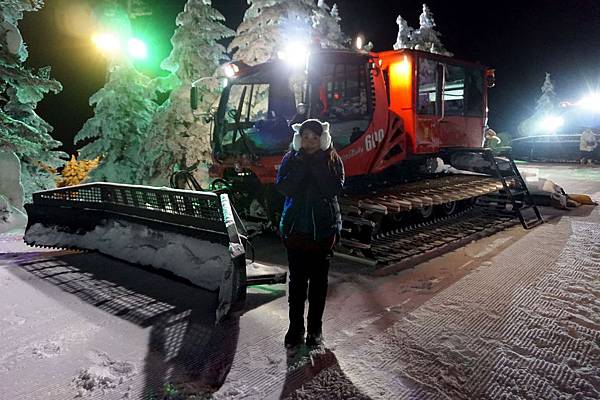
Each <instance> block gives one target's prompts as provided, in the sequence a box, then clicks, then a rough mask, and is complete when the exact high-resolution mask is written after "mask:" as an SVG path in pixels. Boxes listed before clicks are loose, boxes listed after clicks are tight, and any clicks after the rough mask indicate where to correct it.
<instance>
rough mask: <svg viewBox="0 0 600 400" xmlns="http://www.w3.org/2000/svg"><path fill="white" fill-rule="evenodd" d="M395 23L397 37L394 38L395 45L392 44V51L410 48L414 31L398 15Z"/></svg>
mask: <svg viewBox="0 0 600 400" xmlns="http://www.w3.org/2000/svg"><path fill="white" fill-rule="evenodd" d="M396 23H397V24H398V37H397V38H396V43H394V50H399V49H410V48H412V44H413V43H412V35H413V32H414V29H413V28H412V27H410V26H409V25H408V23H407V22H406V20H405V19H404V18H402V16H401V15H398V18H396Z"/></svg>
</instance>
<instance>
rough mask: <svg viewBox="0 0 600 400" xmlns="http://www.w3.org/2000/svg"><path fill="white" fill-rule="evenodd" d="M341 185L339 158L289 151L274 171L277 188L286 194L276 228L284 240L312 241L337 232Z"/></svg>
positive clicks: (340, 222) (325, 153)
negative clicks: (301, 238)
mask: <svg viewBox="0 0 600 400" xmlns="http://www.w3.org/2000/svg"><path fill="white" fill-rule="evenodd" d="M343 185H344V165H343V163H342V160H341V159H340V158H339V156H337V155H336V156H335V159H334V160H333V161H331V160H330V156H329V153H327V152H324V151H321V150H319V151H318V152H317V153H315V154H312V155H309V154H306V153H305V152H304V151H302V150H301V151H290V152H288V153H287V154H286V155H285V156H283V160H282V161H281V166H280V167H279V170H278V171H277V181H276V186H277V189H278V190H279V191H280V192H281V193H283V194H284V195H285V204H284V206H283V213H282V215H281V222H280V225H279V228H280V231H281V234H282V236H283V237H284V238H287V237H289V236H290V235H291V234H293V233H301V234H305V235H306V234H308V235H311V236H312V237H313V239H314V240H320V239H324V238H330V237H332V236H334V235H335V234H337V233H339V232H340V229H341V227H342V219H341V215H340V206H339V204H338V201H337V195H339V194H340V193H341V192H342V187H343Z"/></svg>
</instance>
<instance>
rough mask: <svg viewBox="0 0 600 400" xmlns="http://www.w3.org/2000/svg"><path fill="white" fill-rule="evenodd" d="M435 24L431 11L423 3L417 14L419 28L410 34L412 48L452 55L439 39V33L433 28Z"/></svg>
mask: <svg viewBox="0 0 600 400" xmlns="http://www.w3.org/2000/svg"><path fill="white" fill-rule="evenodd" d="M435 26H436V25H435V20H434V19H433V13H432V12H431V10H430V9H429V7H428V6H427V4H423V12H422V13H421V15H420V16H419V29H417V30H415V31H414V32H413V35H412V39H413V41H414V48H415V49H416V50H423V51H428V52H430V53H437V54H443V55H447V56H452V53H450V52H449V51H447V50H446V49H445V48H444V45H443V44H442V41H441V40H440V36H441V34H440V33H439V32H438V31H436V30H435Z"/></svg>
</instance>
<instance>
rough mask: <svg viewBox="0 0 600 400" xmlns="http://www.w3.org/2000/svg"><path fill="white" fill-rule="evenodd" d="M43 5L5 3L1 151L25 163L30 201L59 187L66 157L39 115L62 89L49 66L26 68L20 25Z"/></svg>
mask: <svg viewBox="0 0 600 400" xmlns="http://www.w3.org/2000/svg"><path fill="white" fill-rule="evenodd" d="M43 5H44V3H43V1H41V0H32V1H28V0H0V149H3V150H8V151H12V152H14V153H15V154H16V155H17V156H18V157H19V158H20V160H21V173H22V181H23V186H24V191H25V201H26V202H27V201H29V200H30V199H31V193H32V192H34V191H37V190H43V189H49V188H52V187H54V186H55V182H54V173H53V171H54V170H55V168H57V167H59V166H61V165H62V164H63V163H64V160H62V158H65V157H66V154H65V153H62V152H59V151H56V150H55V149H57V148H58V147H60V146H61V142H59V141H57V140H55V139H53V138H52V136H51V135H50V133H51V132H52V126H51V125H50V124H48V123H47V122H46V121H44V120H43V119H42V118H41V117H40V116H38V115H37V114H36V113H35V108H36V106H37V103H38V102H39V101H41V100H42V99H43V98H44V95H46V94H47V93H48V92H54V93H57V92H59V91H61V90H62V86H61V85H60V83H59V82H57V81H56V80H54V79H51V78H50V68H49V67H46V68H41V69H39V70H38V71H32V70H31V69H27V68H25V67H24V66H23V62H24V61H25V60H26V59H27V57H28V52H27V48H26V47H25V44H24V43H23V38H22V37H21V34H20V32H19V29H18V27H17V25H18V21H19V20H21V19H22V18H23V13H24V12H28V11H38V10H39V9H40V8H42V7H43ZM17 206H18V207H20V206H21V205H20V204H19V205H17Z"/></svg>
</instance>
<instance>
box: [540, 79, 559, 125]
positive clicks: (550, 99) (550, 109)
mask: <svg viewBox="0 0 600 400" xmlns="http://www.w3.org/2000/svg"><path fill="white" fill-rule="evenodd" d="M557 105H558V96H557V95H556V92H555V91H554V84H553V83H552V79H550V74H549V73H548V72H546V77H545V78H544V83H543V84H542V94H541V96H540V97H539V98H538V100H537V103H536V107H535V112H536V114H537V115H552V114H553V113H554V110H555V109H556V107H557Z"/></svg>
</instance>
